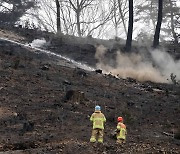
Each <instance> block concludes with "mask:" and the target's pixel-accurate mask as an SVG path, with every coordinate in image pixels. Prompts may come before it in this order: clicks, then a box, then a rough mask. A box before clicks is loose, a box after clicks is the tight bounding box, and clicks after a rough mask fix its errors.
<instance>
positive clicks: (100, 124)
mask: <svg viewBox="0 0 180 154" xmlns="http://www.w3.org/2000/svg"><path fill="white" fill-rule="evenodd" d="M90 121H92V123H93V130H92V135H91V139H90V142H92V143H95V142H96V138H98V142H99V143H103V135H104V123H105V122H106V118H105V116H104V114H103V113H101V107H100V106H99V105H97V106H96V107H95V112H94V113H93V114H92V115H91V118H90Z"/></svg>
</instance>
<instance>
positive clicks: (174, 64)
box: [95, 45, 180, 83]
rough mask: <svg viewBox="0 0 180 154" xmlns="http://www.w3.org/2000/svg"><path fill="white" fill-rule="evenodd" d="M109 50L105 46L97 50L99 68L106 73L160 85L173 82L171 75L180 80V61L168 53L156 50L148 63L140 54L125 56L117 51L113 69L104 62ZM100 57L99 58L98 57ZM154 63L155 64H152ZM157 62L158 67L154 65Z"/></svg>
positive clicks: (152, 52)
mask: <svg viewBox="0 0 180 154" xmlns="http://www.w3.org/2000/svg"><path fill="white" fill-rule="evenodd" d="M106 51H107V49H106V48H105V47H104V46H102V45H101V46H98V47H97V48H96V56H95V58H96V59H97V60H98V63H97V65H96V66H97V68H99V69H102V70H103V71H104V72H106V73H109V72H111V73H112V74H114V75H118V76H119V77H122V78H127V77H131V78H135V79H137V80H138V81H152V82H160V83H168V82H170V81H171V80H167V79H170V74H171V73H173V74H174V75H176V79H177V80H179V79H180V61H175V60H174V59H173V58H172V57H171V56H170V55H169V54H168V53H167V52H165V51H160V50H155V51H151V52H150V53H151V55H152V60H149V61H147V59H145V58H144V57H143V56H142V55H140V54H135V53H131V54H127V53H126V54H125V53H122V52H121V51H117V56H116V59H115V60H116V66H115V67H112V66H110V65H109V63H108V62H107V61H105V60H104V54H105V53H106ZM97 55H98V56H97ZM152 61H153V62H152ZM154 62H155V64H156V66H154V65H153V63H154Z"/></svg>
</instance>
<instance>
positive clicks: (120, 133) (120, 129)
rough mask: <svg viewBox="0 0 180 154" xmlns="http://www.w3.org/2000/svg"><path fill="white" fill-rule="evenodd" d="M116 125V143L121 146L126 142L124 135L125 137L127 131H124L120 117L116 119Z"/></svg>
mask: <svg viewBox="0 0 180 154" xmlns="http://www.w3.org/2000/svg"><path fill="white" fill-rule="evenodd" d="M117 121H118V124H117V128H116V132H117V135H116V137H117V141H116V142H117V143H119V144H122V143H125V142H126V135H127V130H126V125H125V124H124V123H123V118H122V117H118V119H117Z"/></svg>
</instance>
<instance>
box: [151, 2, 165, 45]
mask: <svg viewBox="0 0 180 154" xmlns="http://www.w3.org/2000/svg"><path fill="white" fill-rule="evenodd" d="M162 11H163V0H159V1H158V19H157V24H156V30H155V34H154V41H153V48H157V47H158V46H159V35H160V30H161V23H162Z"/></svg>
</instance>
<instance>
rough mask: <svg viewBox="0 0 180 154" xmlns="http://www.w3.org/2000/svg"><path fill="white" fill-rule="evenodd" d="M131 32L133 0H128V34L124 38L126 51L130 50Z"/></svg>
mask: <svg viewBox="0 0 180 154" xmlns="http://www.w3.org/2000/svg"><path fill="white" fill-rule="evenodd" d="M132 32H133V0H129V26H128V34H127V40H126V47H125V50H126V51H127V52H129V51H131V44H132Z"/></svg>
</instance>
